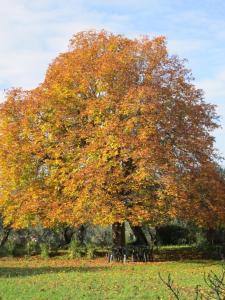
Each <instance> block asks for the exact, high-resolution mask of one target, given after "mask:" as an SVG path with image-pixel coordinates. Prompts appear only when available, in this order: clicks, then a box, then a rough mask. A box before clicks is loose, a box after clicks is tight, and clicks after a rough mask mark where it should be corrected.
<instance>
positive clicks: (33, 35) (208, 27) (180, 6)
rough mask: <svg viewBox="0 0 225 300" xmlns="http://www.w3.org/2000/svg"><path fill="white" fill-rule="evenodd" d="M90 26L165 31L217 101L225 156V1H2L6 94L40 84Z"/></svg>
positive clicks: (131, 32) (0, 67)
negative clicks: (71, 41) (72, 41)
mask: <svg viewBox="0 0 225 300" xmlns="http://www.w3.org/2000/svg"><path fill="white" fill-rule="evenodd" d="M88 29H106V30H109V31H112V32H114V33H122V34H125V35H127V36H129V37H137V36H139V35H143V34H144V35H145V34H148V35H149V36H150V37H153V36H156V35H165V36H166V37H167V40H168V48H169V51H170V53H171V54H178V55H179V56H180V57H182V58H187V59H188V63H187V67H188V68H191V69H192V72H193V75H194V77H195V82H196V85H197V86H198V87H200V88H202V89H203V90H204V91H205V99H206V101H208V102H211V103H214V104H216V105H217V111H218V114H219V115H220V116H221V126H222V128H221V129H219V130H217V131H215V137H216V146H217V148H218V149H219V151H220V153H221V154H223V155H224V156H225V1H224V0H198V1H196V0H195V1H193V0H148V1H147V0H86V1H85V0H83V1H81V0H67V1H62V0H36V1H30V0H8V1H5V0H0V40H1V44H0V99H3V95H4V90H5V89H7V88H9V87H12V86H14V87H23V88H25V89H30V88H33V87H35V86H37V85H38V84H39V83H40V82H42V80H43V78H44V76H45V72H46V69H47V67H48V64H49V63H50V62H51V61H52V60H53V59H54V58H55V57H56V56H57V55H58V54H59V53H60V52H63V51H65V50H66V49H67V45H68V41H69V39H70V38H71V37H72V35H73V34H74V33H76V32H78V31H81V30H88Z"/></svg>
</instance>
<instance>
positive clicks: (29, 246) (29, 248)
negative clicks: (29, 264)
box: [26, 239, 37, 256]
mask: <svg viewBox="0 0 225 300" xmlns="http://www.w3.org/2000/svg"><path fill="white" fill-rule="evenodd" d="M36 252H37V241H36V240H34V239H31V240H28V241H27V243H26V254H27V255H28V256H30V255H32V254H35V253H36Z"/></svg>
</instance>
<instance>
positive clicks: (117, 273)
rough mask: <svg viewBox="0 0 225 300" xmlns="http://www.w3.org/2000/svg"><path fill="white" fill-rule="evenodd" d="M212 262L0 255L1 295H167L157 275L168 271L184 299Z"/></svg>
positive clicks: (214, 265)
mask: <svg viewBox="0 0 225 300" xmlns="http://www.w3.org/2000/svg"><path fill="white" fill-rule="evenodd" d="M220 268H221V267H220V263H219V262H215V261H186V262H154V263H147V264H145V263H127V264H125V265H122V264H115V263H113V264H108V263H107V262H106V259H97V260H92V261H88V260H85V259H84V260H66V259H53V258H51V259H48V260H44V259H40V258H37V257H36V258H29V259H15V258H14V259H13V258H11V259H10V258H7V259H6V258H5V259H1V260H0V297H1V299H6V300H10V299H12V300H15V299H18V300H19V299H21V300H22V299H23V300H25V299H63V300H65V299H71V300H72V299H79V300H80V299H93V300H95V299H102V300H103V299H104V300H107V299H108V300H111V299H112V300H113V299H116V300H117V299H129V300H130V299H156V298H157V295H159V296H161V297H162V299H169V294H168V291H167V290H166V288H165V287H164V286H163V284H162V282H161V281H160V279H159V277H158V273H159V272H160V273H161V275H162V276H163V277H165V278H166V277H167V275H168V273H171V275H172V277H173V278H174V281H175V282H176V283H177V284H178V285H179V286H180V287H181V288H182V292H183V293H184V295H186V299H192V298H191V297H190V293H191V292H193V291H194V287H195V285H196V284H200V285H202V286H203V287H204V286H205V284H204V279H203V275H204V272H206V273H207V272H209V271H210V270H213V271H215V272H219V271H220Z"/></svg>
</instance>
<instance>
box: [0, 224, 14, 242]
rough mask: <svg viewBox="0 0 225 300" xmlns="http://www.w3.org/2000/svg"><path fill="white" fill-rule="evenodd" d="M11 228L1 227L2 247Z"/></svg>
mask: <svg viewBox="0 0 225 300" xmlns="http://www.w3.org/2000/svg"><path fill="white" fill-rule="evenodd" d="M11 230H12V229H11V228H9V227H7V228H4V229H3V236H2V239H1V242H0V247H3V246H4V245H5V243H6V242H7V240H8V237H9V234H10V232H11Z"/></svg>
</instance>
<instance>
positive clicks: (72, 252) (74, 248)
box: [68, 240, 81, 259]
mask: <svg viewBox="0 0 225 300" xmlns="http://www.w3.org/2000/svg"><path fill="white" fill-rule="evenodd" d="M68 256H69V258H71V259H74V258H79V257H81V248H80V246H79V244H78V242H77V241H76V240H72V241H71V242H70V244H69V248H68Z"/></svg>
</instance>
